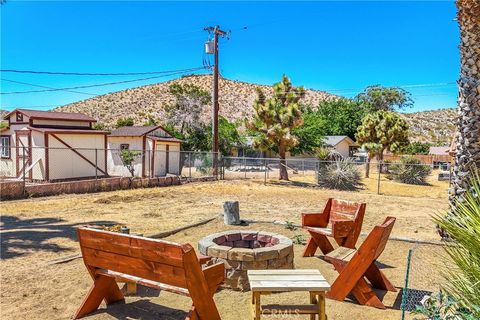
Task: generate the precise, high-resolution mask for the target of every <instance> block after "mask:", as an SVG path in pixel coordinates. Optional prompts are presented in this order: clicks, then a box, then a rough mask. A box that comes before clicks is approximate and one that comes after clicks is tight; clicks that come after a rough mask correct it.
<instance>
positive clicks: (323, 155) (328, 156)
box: [315, 147, 343, 161]
mask: <svg viewBox="0 0 480 320" xmlns="http://www.w3.org/2000/svg"><path fill="white" fill-rule="evenodd" d="M315 151H316V156H317V159H318V160H320V161H338V160H343V156H342V155H341V154H340V153H339V152H338V151H336V150H334V149H331V148H325V147H320V148H317V150H315Z"/></svg>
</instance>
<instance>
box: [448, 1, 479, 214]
mask: <svg viewBox="0 0 480 320" xmlns="http://www.w3.org/2000/svg"><path fill="white" fill-rule="evenodd" d="M457 8H458V13H457V19H458V24H459V26H460V60H461V61H460V79H459V80H458V88H459V96H458V118H457V131H456V135H455V143H454V145H455V150H452V151H454V152H455V167H454V170H453V179H452V182H453V187H452V189H451V191H450V202H451V203H452V205H455V203H456V202H455V199H456V198H459V199H462V198H463V194H464V193H465V191H466V190H467V188H468V181H469V179H470V176H471V174H472V170H473V168H478V167H480V2H479V1H478V0H458V1H457Z"/></svg>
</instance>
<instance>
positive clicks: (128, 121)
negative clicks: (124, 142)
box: [115, 117, 134, 128]
mask: <svg viewBox="0 0 480 320" xmlns="http://www.w3.org/2000/svg"><path fill="white" fill-rule="evenodd" d="M133 125H134V121H133V118H131V117H128V118H120V119H117V123H116V124H115V127H116V128H120V127H131V126H133Z"/></svg>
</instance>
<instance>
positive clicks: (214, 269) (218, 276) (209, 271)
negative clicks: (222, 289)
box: [203, 262, 225, 293]
mask: <svg viewBox="0 0 480 320" xmlns="http://www.w3.org/2000/svg"><path fill="white" fill-rule="evenodd" d="M203 274H204V275H205V280H207V283H208V287H209V288H210V290H211V292H212V293H214V292H215V291H217V288H218V286H219V285H221V284H222V283H223V281H225V264H223V263H222V262H220V263H217V264H214V265H211V266H208V267H205V268H204V269H203Z"/></svg>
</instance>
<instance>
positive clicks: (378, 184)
mask: <svg viewBox="0 0 480 320" xmlns="http://www.w3.org/2000/svg"><path fill="white" fill-rule="evenodd" d="M377 171H378V176H377V177H378V180H377V194H380V174H381V173H382V161H381V160H380V161H378V166H377Z"/></svg>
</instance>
